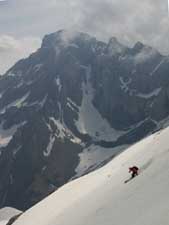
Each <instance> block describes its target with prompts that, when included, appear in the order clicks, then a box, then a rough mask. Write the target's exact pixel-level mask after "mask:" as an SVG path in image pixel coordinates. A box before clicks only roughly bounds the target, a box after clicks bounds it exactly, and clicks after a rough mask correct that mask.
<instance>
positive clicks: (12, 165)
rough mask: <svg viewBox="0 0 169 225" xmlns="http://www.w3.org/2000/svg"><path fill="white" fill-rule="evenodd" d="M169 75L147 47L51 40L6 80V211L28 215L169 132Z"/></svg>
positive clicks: (0, 144) (74, 35) (71, 36)
mask: <svg viewBox="0 0 169 225" xmlns="http://www.w3.org/2000/svg"><path fill="white" fill-rule="evenodd" d="M168 72H169V58H168V57H166V56H162V55H161V54H160V53H159V52H158V51H156V50H155V49H153V48H151V47H149V46H146V45H143V44H142V43H140V42H138V43H136V44H135V46H133V48H128V47H125V46H124V45H122V44H121V43H119V42H118V40H117V39H116V38H111V39H110V41H109V42H108V43H104V42H101V41H98V40H97V39H96V38H94V37H91V36H90V35H88V34H84V33H80V32H73V31H72V32H70V31H64V30H61V31H58V32H56V33H53V34H50V35H46V36H45V37H44V39H43V41H42V46H41V48H40V49H38V50H37V51H36V52H35V53H33V54H32V55H30V57H28V58H26V59H23V60H20V61H19V62H17V63H16V64H15V65H14V66H13V67H12V68H10V69H9V71H7V73H6V74H5V75H3V76H2V77H0V131H1V132H0V203H1V204H0V206H1V207H3V206H11V207H15V208H18V209H21V210H25V209H27V208H29V207H31V206H32V205H34V204H35V203H37V202H38V201H40V200H41V199H43V198H44V197H46V196H47V195H48V194H50V193H51V192H53V191H55V190H56V189H57V188H59V187H60V186H62V185H64V184H65V183H67V182H69V181H70V180H73V179H75V178H78V177H80V176H82V175H84V174H87V173H89V172H90V171H93V170H94V169H96V168H99V167H101V166H103V165H104V164H106V163H107V162H108V161H110V160H111V159H112V158H113V157H114V156H115V155H117V154H118V153H120V152H121V151H123V150H124V149H126V148H127V147H128V146H129V145H131V144H133V143H135V142H137V141H138V140H140V139H141V138H143V137H145V136H147V135H149V134H151V133H152V132H155V131H156V130H158V129H160V128H162V127H163V126H167V122H168V116H169V76H168ZM18 196H19V197H18Z"/></svg>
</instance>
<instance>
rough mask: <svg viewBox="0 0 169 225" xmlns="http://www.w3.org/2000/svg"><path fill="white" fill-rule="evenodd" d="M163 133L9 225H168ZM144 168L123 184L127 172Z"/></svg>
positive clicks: (168, 149)
mask: <svg viewBox="0 0 169 225" xmlns="http://www.w3.org/2000/svg"><path fill="white" fill-rule="evenodd" d="M168 137H169V128H166V129H164V130H163V131H160V132H158V133H155V134H153V135H151V136H149V137H147V138H145V139H144V140H142V141H140V142H138V143H137V144H135V145H133V146H131V147H130V148H128V150H126V151H124V152H123V153H121V154H120V155H118V156H117V157H116V158H114V159H113V160H112V161H111V162H110V163H108V164H107V165H106V166H104V167H102V168H101V169H99V170H96V171H94V172H92V173H90V174H88V175H86V176H83V177H81V178H79V179H77V180H74V181H72V182H70V183H68V184H66V185H65V186H63V187H61V188H60V189H58V190H57V191H56V192H54V193H53V194H51V195H50V196H49V197H47V198H46V199H44V200H43V201H41V202H40V203H38V204H37V205H35V206H34V207H32V208H31V209H29V210H28V211H27V212H26V213H24V214H23V215H22V216H21V217H20V218H19V219H18V220H17V221H16V222H15V223H14V225H23V224H24V225H37V224H40V225H103V224H104V225H120V224H122V225H123V224H125V225H131V224H132V225H133V224H134V225H167V224H169V211H168V209H169V198H168V196H169V188H168V187H169V167H168V165H169V139H168ZM131 165H137V166H138V167H140V168H142V167H143V168H144V170H143V171H142V173H140V175H139V176H137V177H135V178H134V179H133V180H131V181H130V182H128V183H127V184H124V181H125V180H126V179H129V177H130V174H128V167H129V166H131Z"/></svg>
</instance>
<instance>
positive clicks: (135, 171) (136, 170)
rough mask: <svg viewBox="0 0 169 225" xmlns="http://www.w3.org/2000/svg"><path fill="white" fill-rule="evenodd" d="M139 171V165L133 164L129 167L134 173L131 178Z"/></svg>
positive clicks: (130, 171)
mask: <svg viewBox="0 0 169 225" xmlns="http://www.w3.org/2000/svg"><path fill="white" fill-rule="evenodd" d="M138 171H139V168H138V167H137V166H132V167H130V168H129V173H132V174H131V178H134V177H135V176H137V175H138Z"/></svg>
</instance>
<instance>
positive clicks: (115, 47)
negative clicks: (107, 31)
mask: <svg viewBox="0 0 169 225" xmlns="http://www.w3.org/2000/svg"><path fill="white" fill-rule="evenodd" d="M125 49H126V47H125V46H124V45H123V44H121V43H120V42H119V41H118V40H117V38H116V37H112V38H110V40H109V42H108V52H109V54H110V55H115V54H120V53H123V52H124V51H125Z"/></svg>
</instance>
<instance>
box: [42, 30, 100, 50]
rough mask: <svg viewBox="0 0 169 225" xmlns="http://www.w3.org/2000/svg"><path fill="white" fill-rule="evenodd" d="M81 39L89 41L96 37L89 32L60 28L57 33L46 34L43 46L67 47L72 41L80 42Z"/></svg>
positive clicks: (94, 39)
mask: <svg viewBox="0 0 169 225" xmlns="http://www.w3.org/2000/svg"><path fill="white" fill-rule="evenodd" d="M79 41H83V42H84V43H85V42H88V41H96V38H94V37H92V36H90V35H89V34H86V33H83V32H79V31H75V30H59V31H57V32H55V33H52V34H49V35H46V36H45V37H44V38H43V41H42V47H54V46H58V45H59V46H62V47H67V46H69V45H70V44H72V43H78V42H79Z"/></svg>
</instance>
